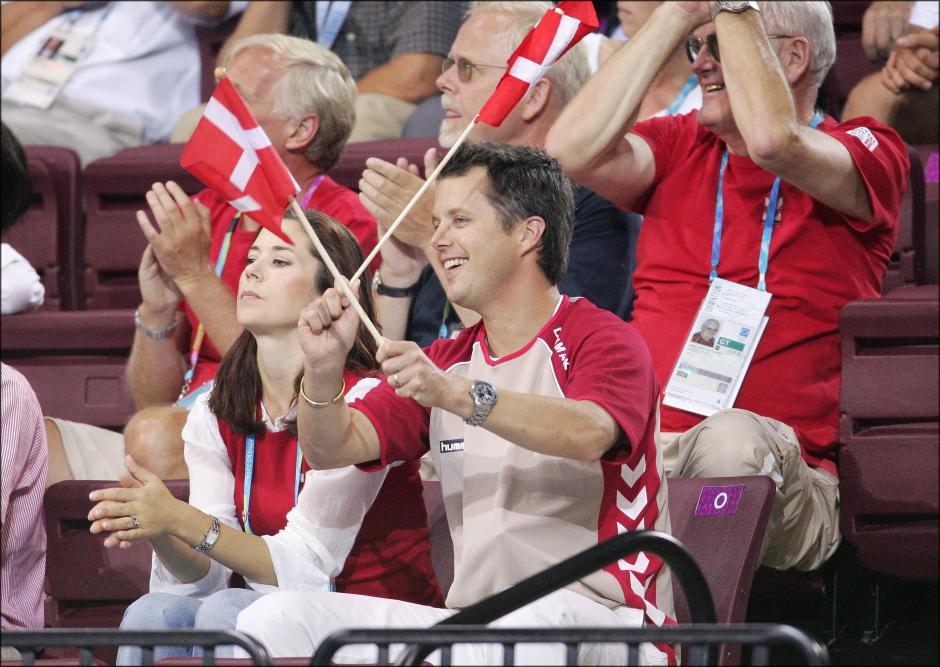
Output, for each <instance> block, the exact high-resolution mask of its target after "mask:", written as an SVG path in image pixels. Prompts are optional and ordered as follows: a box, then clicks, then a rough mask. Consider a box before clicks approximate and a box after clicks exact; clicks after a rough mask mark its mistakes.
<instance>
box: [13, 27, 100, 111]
mask: <svg viewBox="0 0 940 667" xmlns="http://www.w3.org/2000/svg"><path fill="white" fill-rule="evenodd" d="M93 46H94V38H93V37H92V36H90V35H83V34H78V33H76V32H75V31H73V30H71V29H70V27H68V26H66V27H65V28H60V29H57V30H54V31H53V32H52V33H51V34H50V35H49V36H48V37H46V39H45V40H44V41H43V43H42V46H40V48H39V51H38V52H37V53H36V55H35V56H34V57H33V59H32V60H31V61H30V63H29V64H28V65H27V66H26V68H25V69H24V70H23V72H22V74H20V76H19V77H18V78H16V79H15V80H14V81H13V82H12V83H10V85H9V87H8V88H7V89H6V90H5V91H4V93H3V96H4V97H5V98H7V99H10V100H13V101H15V102H19V103H20V104H25V105H27V106H31V107H36V108H38V109H48V108H49V107H50V106H51V105H52V102H53V101H54V100H55V98H56V97H58V95H59V91H61V90H62V87H63V86H65V84H66V82H68V80H69V78H70V77H71V76H72V74H73V73H74V72H75V69H76V67H78V64H79V63H80V62H81V61H82V60H84V59H85V58H86V57H87V56H88V54H89V53H91V49H92V47H93Z"/></svg>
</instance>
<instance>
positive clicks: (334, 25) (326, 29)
mask: <svg viewBox="0 0 940 667" xmlns="http://www.w3.org/2000/svg"><path fill="white" fill-rule="evenodd" d="M351 4H352V3H351V2H348V1H339V0H336V1H334V2H323V1H322V0H320V2H317V44H319V45H320V46H322V47H323V48H325V49H332V48H333V43H334V42H335V41H336V36H337V35H338V34H339V29H340V28H342V27H343V22H344V21H345V20H346V15H347V14H348V13H349V6H350V5H351Z"/></svg>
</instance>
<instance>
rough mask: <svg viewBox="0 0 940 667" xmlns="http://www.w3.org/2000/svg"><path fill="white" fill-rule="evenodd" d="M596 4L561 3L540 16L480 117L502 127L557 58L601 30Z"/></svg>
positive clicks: (583, 2)
mask: <svg viewBox="0 0 940 667" xmlns="http://www.w3.org/2000/svg"><path fill="white" fill-rule="evenodd" d="M597 25H598V23H597V14H596V13H595V12H594V5H593V3H591V2H586V1H584V0H569V1H567V2H560V3H558V6H557V7H554V8H552V9H549V10H548V11H547V12H545V15H544V16H542V18H541V19H539V22H538V23H536V24H535V26H534V27H533V28H532V30H530V31H529V34H527V35H526V36H525V39H523V40H522V43H521V44H519V47H518V48H517V49H516V50H515V51H513V54H512V55H511V56H509V60H507V61H506V62H507V64H508V65H509V69H508V70H507V71H506V73H505V74H504V75H503V78H502V79H500V80H499V83H498V84H497V86H496V90H495V91H493V94H492V95H491V96H490V99H489V100H487V102H486V104H484V105H483V108H482V109H480V113H479V115H478V116H477V119H478V120H479V121H482V122H484V123H486V124H488V125H492V126H494V127H499V125H500V123H502V122H503V120H504V119H505V118H506V116H508V115H509V112H510V111H512V108H513V107H514V106H516V104H518V102H519V100H521V99H522V96H523V95H525V94H526V91H528V90H529V86H531V85H532V84H534V83H535V82H536V81H538V80H539V79H540V78H542V77H543V76H544V75H545V72H546V71H548V68H549V67H551V66H552V63H554V62H555V61H556V60H558V59H559V58H561V57H562V56H563V55H565V53H567V52H568V49H570V48H571V47H572V46H574V45H575V44H577V43H578V42H579V41H581V38H583V37H584V36H585V35H587V34H589V33H592V32H594V31H595V30H597Z"/></svg>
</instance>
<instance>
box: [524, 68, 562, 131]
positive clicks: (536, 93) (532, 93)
mask: <svg viewBox="0 0 940 667" xmlns="http://www.w3.org/2000/svg"><path fill="white" fill-rule="evenodd" d="M553 92H554V91H553V90H552V82H551V81H549V80H548V79H546V78H545V77H542V78H541V79H539V80H538V81H536V82H535V85H534V86H532V88H531V89H530V90H529V92H528V94H527V95H526V96H525V99H523V100H522V104H521V106H522V109H521V112H522V113H521V115H522V120H524V121H525V122H527V123H531V122H532V121H533V120H535V119H536V118H538V117H539V115H541V114H542V113H544V112H545V109H547V108H548V103H549V100H551V97H552V93H553Z"/></svg>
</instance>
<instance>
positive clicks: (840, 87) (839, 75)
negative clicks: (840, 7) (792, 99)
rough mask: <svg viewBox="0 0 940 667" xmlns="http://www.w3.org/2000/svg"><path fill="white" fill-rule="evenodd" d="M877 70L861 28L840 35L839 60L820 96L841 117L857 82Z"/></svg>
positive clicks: (827, 106) (828, 110) (830, 71)
mask: <svg viewBox="0 0 940 667" xmlns="http://www.w3.org/2000/svg"><path fill="white" fill-rule="evenodd" d="M835 4H841V3H835ZM877 71H878V66H877V65H876V64H874V63H872V62H870V61H869V60H868V58H866V57H865V50H864V49H863V48H862V33H861V32H860V31H859V32H846V33H844V34H840V35H838V36H837V37H836V61H835V63H834V64H833V66H832V68H831V69H830V70H829V73H828V74H827V75H826V78H825V80H824V81H823V83H822V86H821V87H820V89H819V97H820V100H823V101H825V109H826V112H827V113H830V114H832V115H833V116H835V117H837V118H838V117H840V116H841V115H842V107H844V106H845V101H846V99H848V97H849V93H850V92H851V91H852V88H854V87H855V84H857V83H858V82H859V81H861V80H862V79H864V78H865V77H866V76H868V75H869V74H872V73H874V72H877Z"/></svg>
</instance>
